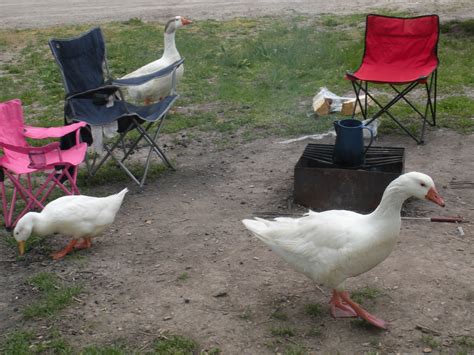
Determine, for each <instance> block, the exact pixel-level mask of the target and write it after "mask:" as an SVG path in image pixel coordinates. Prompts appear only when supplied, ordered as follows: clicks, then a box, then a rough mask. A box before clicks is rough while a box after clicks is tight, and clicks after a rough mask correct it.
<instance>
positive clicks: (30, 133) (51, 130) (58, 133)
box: [23, 122, 87, 139]
mask: <svg viewBox="0 0 474 355" xmlns="http://www.w3.org/2000/svg"><path fill="white" fill-rule="evenodd" d="M85 126H87V123H85V122H77V123H73V124H70V125H68V126H63V127H48V128H44V127H31V126H25V128H24V132H23V134H24V135H25V136H26V137H28V138H33V139H45V138H60V137H64V136H65V135H67V134H69V133H71V132H74V131H77V130H78V129H80V128H82V127H85Z"/></svg>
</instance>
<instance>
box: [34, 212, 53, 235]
mask: <svg viewBox="0 0 474 355" xmlns="http://www.w3.org/2000/svg"><path fill="white" fill-rule="evenodd" d="M51 227H52V226H51V223H48V222H47V221H45V219H44V218H43V216H42V215H41V213H35V215H34V224H33V232H34V233H35V234H37V235H40V236H45V235H48V234H51V233H52V232H51Z"/></svg>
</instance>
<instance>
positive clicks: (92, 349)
mask: <svg viewBox="0 0 474 355" xmlns="http://www.w3.org/2000/svg"><path fill="white" fill-rule="evenodd" d="M79 354H80V355H128V354H134V352H132V351H129V350H128V349H126V348H125V347H124V346H122V345H120V346H119V345H91V346H87V347H85V348H84V349H82V350H81V351H80V352H79Z"/></svg>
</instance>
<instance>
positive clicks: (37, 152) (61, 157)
mask: <svg viewBox="0 0 474 355" xmlns="http://www.w3.org/2000/svg"><path fill="white" fill-rule="evenodd" d="M84 126H86V123H84V122H79V123H75V124H71V125H69V126H65V127H51V128H37V127H30V126H25V125H24V123H23V110H22V107H21V101H20V100H18V99H15V100H11V101H7V102H4V103H0V147H1V148H2V151H3V156H1V157H0V169H1V170H0V197H1V199H2V207H3V214H4V217H5V227H6V228H8V229H9V228H13V227H14V226H15V224H16V223H17V222H18V220H19V219H20V218H21V217H22V216H23V215H24V214H25V213H26V212H28V211H30V210H32V209H42V208H44V205H43V204H44V202H45V200H46V199H47V197H48V195H49V194H50V193H51V191H53V189H54V187H58V188H60V189H61V190H62V191H63V192H64V193H65V194H67V195H74V194H79V189H78V188H77V185H76V179H77V168H78V166H79V164H80V163H81V162H82V161H84V158H85V154H86V150H87V144H86V143H81V142H80V141H79V139H80V137H79V129H80V128H81V127H84ZM74 131H76V132H77V133H76V139H77V145H75V146H74V147H72V148H70V149H68V150H62V149H60V147H59V142H54V143H50V144H47V145H45V146H42V147H32V146H30V145H28V143H27V142H26V139H25V137H28V138H33V139H45V138H59V137H62V136H64V135H66V134H69V133H71V132H74ZM37 172H43V173H46V179H45V180H44V181H43V180H42V181H39V180H38V179H36V176H35V179H33V178H32V174H33V173H37ZM5 177H7V178H8V180H10V182H11V184H12V186H13V192H12V196H11V200H10V206H8V202H7V195H6V189H5V182H6V181H5ZM22 178H23V181H22ZM66 182H68V183H69V188H68V187H67V185H66V184H65V183H66ZM35 185H37V186H38V187H36V188H35ZM8 199H9V198H8ZM19 199H22V200H24V202H25V204H26V206H25V207H24V208H23V209H22V211H21V212H20V213H19V214H18V216H17V217H16V218H15V219H14V218H13V213H14V211H15V205H16V203H17V201H18V200H19Z"/></svg>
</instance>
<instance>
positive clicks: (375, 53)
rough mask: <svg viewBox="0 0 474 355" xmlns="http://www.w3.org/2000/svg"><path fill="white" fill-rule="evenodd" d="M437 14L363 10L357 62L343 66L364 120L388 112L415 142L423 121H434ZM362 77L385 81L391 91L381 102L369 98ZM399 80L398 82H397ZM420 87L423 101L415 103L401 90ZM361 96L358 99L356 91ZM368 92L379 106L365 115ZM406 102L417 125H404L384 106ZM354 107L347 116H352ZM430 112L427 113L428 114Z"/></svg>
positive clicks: (373, 118) (374, 118)
mask: <svg viewBox="0 0 474 355" xmlns="http://www.w3.org/2000/svg"><path fill="white" fill-rule="evenodd" d="M438 38H439V17H438V16H437V15H428V16H419V17H411V18H400V17H390V16H379V15H368V16H367V19H366V31H365V50H364V55H363V58H362V63H361V65H360V66H359V68H358V69H357V70H356V71H355V72H353V73H352V72H347V73H346V76H345V78H346V79H348V80H350V81H351V83H352V87H353V88H354V92H355V94H356V99H357V105H359V107H360V110H361V113H362V115H363V117H364V119H365V120H367V121H366V124H370V123H371V122H373V121H374V120H376V119H377V118H379V117H380V116H381V115H387V116H389V117H390V118H391V119H392V120H393V121H394V122H395V123H396V124H397V125H398V126H399V127H400V128H401V129H402V130H403V131H404V132H405V133H406V134H408V135H409V136H410V137H412V138H413V139H414V140H415V141H416V142H417V143H418V144H421V143H423V137H424V133H425V127H426V124H427V123H428V124H429V125H431V126H435V125H436V96H437V93H436V92H437V68H438V62H439V61H438V55H437V52H438ZM368 83H375V84H388V85H389V86H390V87H391V88H392V89H393V91H394V92H395V96H394V97H393V98H392V99H391V100H390V101H389V102H387V103H386V104H382V103H381V102H380V101H379V98H375V97H374V96H373V95H372V94H371V92H370V90H369V85H368ZM400 85H402V88H398V86H400ZM419 85H421V86H424V87H425V89H426V105H425V107H424V109H422V108H417V106H419V105H418V104H416V103H413V102H411V101H410V100H409V99H408V98H407V94H408V93H409V92H410V91H412V90H413V89H415V88H416V87H418V86H419ZM361 96H362V97H365V99H364V100H365V102H364V103H362V102H361V99H360V97H361ZM368 98H370V99H371V100H372V101H373V102H374V103H375V104H376V105H377V106H378V107H379V108H380V110H379V111H378V112H377V113H375V114H374V115H373V116H372V117H370V118H369V117H368V107H367V102H368V101H367V100H368ZM400 101H402V102H405V103H407V104H408V105H409V106H410V107H411V108H412V109H413V110H414V111H415V113H416V114H417V115H418V116H419V117H420V118H421V119H422V122H421V123H422V125H421V129H420V131H419V132H418V133H417V132H415V131H416V130H414V129H412V128H410V126H411V125H406V124H404V123H403V122H402V120H400V119H399V118H397V117H395V116H394V115H393V114H392V113H391V112H390V109H391V108H392V107H393V106H394V105H395V104H397V103H398V102H400ZM355 111H356V110H355V107H354V113H353V115H352V116H353V117H354V116H355ZM428 116H430V117H428Z"/></svg>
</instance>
